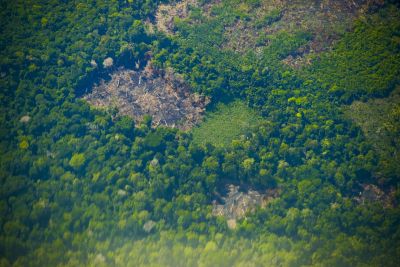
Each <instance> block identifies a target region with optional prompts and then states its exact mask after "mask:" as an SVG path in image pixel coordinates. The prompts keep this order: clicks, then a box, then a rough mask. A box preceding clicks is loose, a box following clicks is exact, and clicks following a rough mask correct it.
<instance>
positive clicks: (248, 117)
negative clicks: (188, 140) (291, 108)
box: [192, 101, 262, 146]
mask: <svg viewBox="0 0 400 267" xmlns="http://www.w3.org/2000/svg"><path fill="white" fill-rule="evenodd" d="M261 121H262V118H261V117H260V116H259V115H258V114H257V113H256V112H255V111H254V110H252V109H250V108H249V107H247V105H246V104H245V103H243V102H241V101H235V102H232V103H230V104H219V105H218V106H217V107H216V109H215V110H214V111H212V112H210V113H209V114H207V115H206V118H205V120H204V121H203V122H202V123H201V124H200V125H199V126H198V127H196V128H194V129H193V130H192V133H193V141H194V143H196V144H199V145H201V144H206V143H211V144H213V145H215V146H227V145H230V144H231V142H232V140H234V139H236V138H238V137H240V135H243V134H246V133H249V132H251V131H252V130H253V129H254V128H256V127H257V126H258V125H259V124H260V122H261Z"/></svg>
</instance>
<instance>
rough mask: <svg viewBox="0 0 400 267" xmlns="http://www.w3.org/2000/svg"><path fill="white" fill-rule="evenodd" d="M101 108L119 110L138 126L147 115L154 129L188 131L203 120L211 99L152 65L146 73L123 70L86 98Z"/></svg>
mask: <svg viewBox="0 0 400 267" xmlns="http://www.w3.org/2000/svg"><path fill="white" fill-rule="evenodd" d="M83 98H84V99H85V100H86V101H87V102H89V104H91V105H93V106H95V107H99V108H117V110H118V113H119V114H120V115H127V116H130V117H132V118H133V119H134V120H135V122H136V123H140V122H141V121H142V120H143V116H145V115H146V114H148V115H150V116H152V118H153V120H152V126H153V127H157V126H160V125H161V126H167V127H176V128H179V129H181V130H188V129H190V128H191V127H193V126H194V125H196V124H197V123H199V122H200V121H201V119H202V117H203V113H204V111H205V107H206V105H207V104H208V103H209V99H208V98H207V97H204V96H201V95H199V94H196V93H191V92H190V88H189V86H188V85H187V84H186V83H185V82H184V81H183V80H182V79H180V78H179V77H178V76H177V75H175V74H174V73H173V72H172V71H171V70H169V71H159V72H156V71H154V70H153V69H152V68H151V65H148V66H147V67H146V69H145V70H143V71H134V70H127V69H119V70H117V71H115V72H114V73H113V74H112V75H111V80H109V81H107V82H106V81H104V80H103V81H101V82H100V84H99V85H95V86H94V87H93V89H92V92H91V93H89V94H87V95H85V96H84V97H83Z"/></svg>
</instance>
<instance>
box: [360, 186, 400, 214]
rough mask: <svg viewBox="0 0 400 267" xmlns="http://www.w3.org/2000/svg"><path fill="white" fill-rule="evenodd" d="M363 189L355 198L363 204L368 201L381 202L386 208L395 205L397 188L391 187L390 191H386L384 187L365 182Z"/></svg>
mask: <svg viewBox="0 0 400 267" xmlns="http://www.w3.org/2000/svg"><path fill="white" fill-rule="evenodd" d="M361 187H362V191H360V193H359V195H358V196H356V197H354V200H355V201H356V202H357V203H358V204H361V205H364V204H365V203H368V202H379V203H381V204H382V205H383V207H385V208H389V207H393V206H394V199H395V196H394V195H395V190H394V189H391V190H390V191H389V192H387V193H385V192H384V191H383V190H382V189H380V188H379V187H377V186H376V185H373V184H363V185H361Z"/></svg>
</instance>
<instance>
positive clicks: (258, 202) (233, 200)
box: [212, 184, 279, 228]
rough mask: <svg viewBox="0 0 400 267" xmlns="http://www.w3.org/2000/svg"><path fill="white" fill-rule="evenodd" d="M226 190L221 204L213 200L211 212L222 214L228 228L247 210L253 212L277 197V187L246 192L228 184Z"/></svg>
mask: <svg viewBox="0 0 400 267" xmlns="http://www.w3.org/2000/svg"><path fill="white" fill-rule="evenodd" d="M226 188H227V190H228V192H227V195H226V196H224V197H220V198H222V200H223V203H222V204H219V203H218V202H217V201H216V200H215V201H214V202H213V210H212V214H213V215H214V216H223V217H225V218H226V219H227V223H228V226H229V227H230V228H235V227H233V226H234V225H236V220H238V219H241V218H243V217H244V216H246V214H247V213H249V212H254V211H255V209H256V208H258V207H261V208H264V207H266V205H267V204H268V203H269V202H270V201H272V200H273V199H275V198H277V197H279V190H278V189H268V190H266V191H264V192H261V193H260V192H258V191H256V190H252V189H249V190H247V191H246V192H242V191H239V189H240V186H236V185H233V184H228V185H227V186H226Z"/></svg>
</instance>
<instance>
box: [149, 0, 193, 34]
mask: <svg viewBox="0 0 400 267" xmlns="http://www.w3.org/2000/svg"><path fill="white" fill-rule="evenodd" d="M190 6H197V0H184V1H179V2H173V3H170V4H161V5H159V7H158V9H157V13H156V26H157V29H158V30H159V31H162V32H164V33H167V34H172V33H173V31H174V18H180V19H183V18H186V17H188V16H189V8H190Z"/></svg>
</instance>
